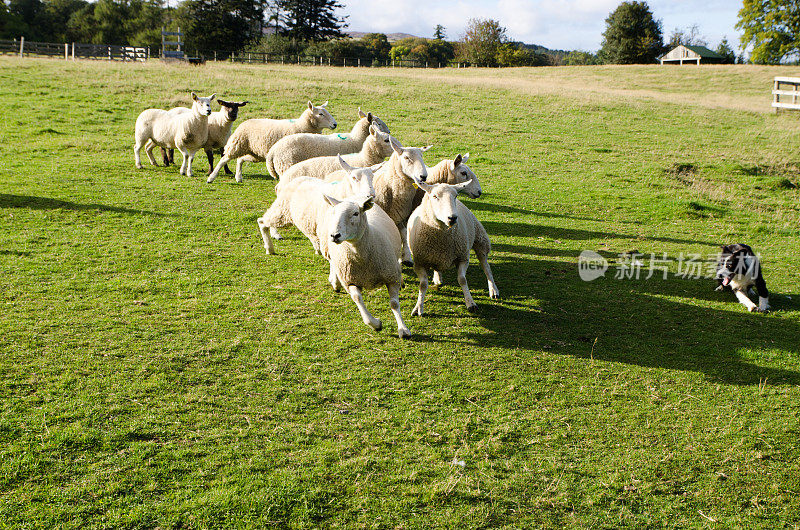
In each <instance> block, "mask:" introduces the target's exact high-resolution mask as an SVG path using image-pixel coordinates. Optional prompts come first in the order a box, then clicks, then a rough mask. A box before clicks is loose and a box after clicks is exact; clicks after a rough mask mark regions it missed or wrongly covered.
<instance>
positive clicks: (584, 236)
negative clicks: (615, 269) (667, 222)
mask: <svg viewBox="0 0 800 530" xmlns="http://www.w3.org/2000/svg"><path fill="white" fill-rule="evenodd" d="M481 224H483V226H484V228H486V231H487V232H488V233H490V234H492V235H501V236H509V237H539V236H541V237H548V238H551V239H572V240H575V241H584V240H588V239H627V240H631V241H635V240H637V239H639V237H638V236H632V235H630V234H618V233H616V232H601V231H597V230H583V229H580V228H562V227H559V226H546V225H537V224H533V223H525V222H520V221H481ZM642 239H643V240H646V241H662V242H665V243H676V244H690V245H710V246H714V245H716V243H709V242H707V241H697V240H693V239H680V238H672V237H650V236H648V237H645V238H642Z"/></svg>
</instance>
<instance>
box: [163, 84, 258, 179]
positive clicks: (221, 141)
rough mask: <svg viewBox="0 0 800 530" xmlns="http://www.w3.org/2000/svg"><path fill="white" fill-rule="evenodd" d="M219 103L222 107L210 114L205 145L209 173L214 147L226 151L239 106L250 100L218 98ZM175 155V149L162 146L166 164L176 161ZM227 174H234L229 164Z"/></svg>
mask: <svg viewBox="0 0 800 530" xmlns="http://www.w3.org/2000/svg"><path fill="white" fill-rule="evenodd" d="M217 103H219V106H220V107H221V108H220V110H218V111H216V112H212V113H211V114H210V115H209V116H208V139H206V144H205V145H204V146H203V149H205V152H206V156H207V157H208V173H209V174H210V173H211V171H212V170H213V169H214V149H220V150H221V153H220V154H221V155H222V154H224V153H225V151H224V149H223V148H224V147H225V142H227V141H228V138H229V137H230V135H231V126H232V125H233V122H235V121H236V118H238V117H239V107H244V106H245V105H247V104H248V103H249V101H241V102H236V101H224V100H222V99H218V100H217ZM169 112H170V113H171V114H172V113H180V112H191V109H187V108H186V107H176V108H174V109H171V110H170V111H169ZM174 155H175V151H174V150H173V149H169V150H167V149H164V148H163V147H162V148H161V157H162V158H163V160H164V165H165V166H168V165H170V164H173V163H174ZM225 174H226V175H233V172H232V171H231V170H230V169H228V165H227V164H225Z"/></svg>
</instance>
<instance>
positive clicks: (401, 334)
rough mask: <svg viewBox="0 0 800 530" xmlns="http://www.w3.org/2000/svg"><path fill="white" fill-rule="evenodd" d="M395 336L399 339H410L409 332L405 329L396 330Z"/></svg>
mask: <svg viewBox="0 0 800 530" xmlns="http://www.w3.org/2000/svg"><path fill="white" fill-rule="evenodd" d="M397 336H398V337H400V338H401V339H410V338H411V332H410V331H409V330H407V329H399V330H397Z"/></svg>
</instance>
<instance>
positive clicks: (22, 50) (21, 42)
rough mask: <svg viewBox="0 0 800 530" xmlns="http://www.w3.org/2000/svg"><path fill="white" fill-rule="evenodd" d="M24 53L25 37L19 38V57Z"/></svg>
mask: <svg viewBox="0 0 800 530" xmlns="http://www.w3.org/2000/svg"><path fill="white" fill-rule="evenodd" d="M24 54H25V37H20V38H19V58H20V59H22V57H23V55H24Z"/></svg>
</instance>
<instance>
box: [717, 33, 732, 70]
mask: <svg viewBox="0 0 800 530" xmlns="http://www.w3.org/2000/svg"><path fill="white" fill-rule="evenodd" d="M715 51H716V52H717V53H718V54H720V55H722V56H723V57H724V58H725V60H723V61H722V62H723V63H724V64H733V63H735V62H736V53H735V52H734V51H733V48H731V46H730V44H728V38H727V37H722V40H721V41H720V43H719V46H717V49H716V50H715Z"/></svg>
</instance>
